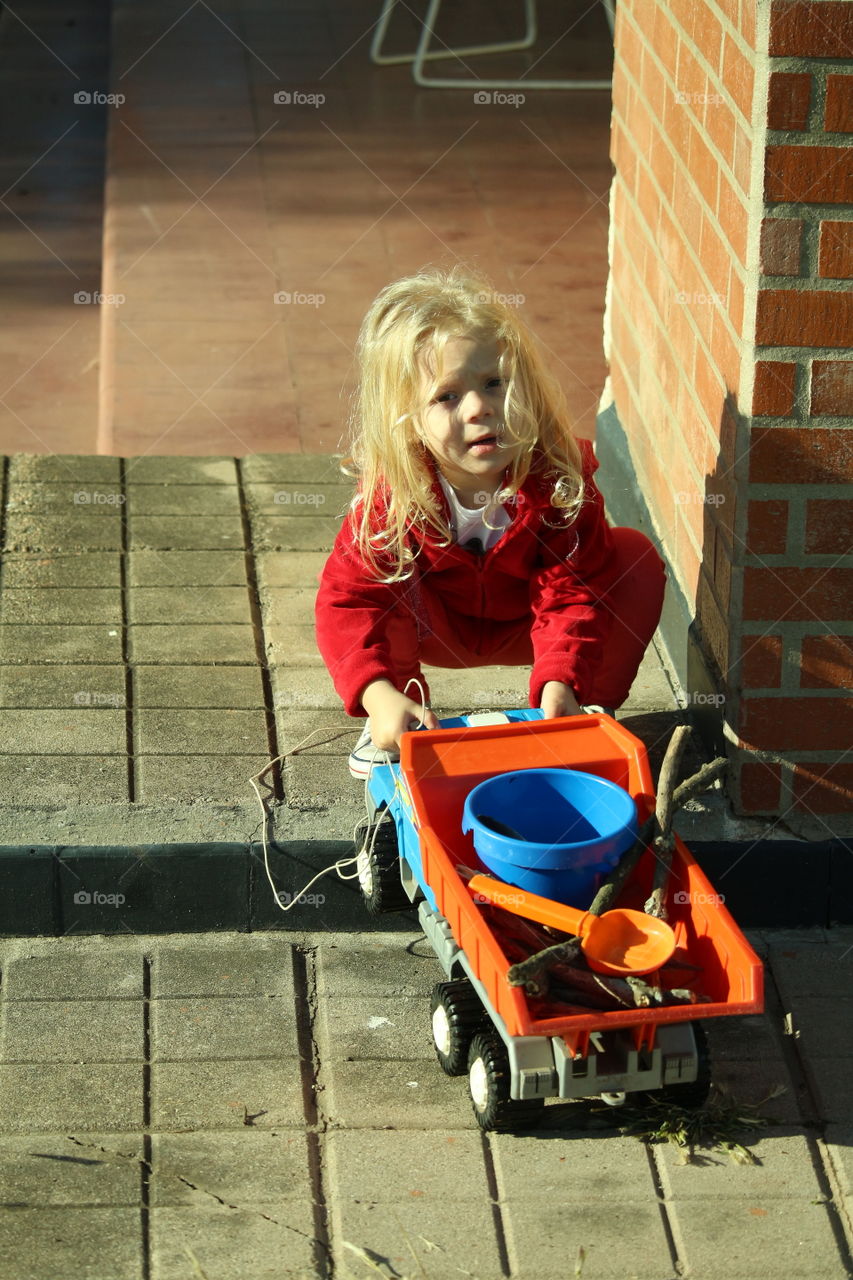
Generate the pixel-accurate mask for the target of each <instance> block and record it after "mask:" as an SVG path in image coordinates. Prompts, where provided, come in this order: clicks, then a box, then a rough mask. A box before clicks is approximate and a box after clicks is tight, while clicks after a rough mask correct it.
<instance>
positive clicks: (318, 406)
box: [0, 0, 612, 455]
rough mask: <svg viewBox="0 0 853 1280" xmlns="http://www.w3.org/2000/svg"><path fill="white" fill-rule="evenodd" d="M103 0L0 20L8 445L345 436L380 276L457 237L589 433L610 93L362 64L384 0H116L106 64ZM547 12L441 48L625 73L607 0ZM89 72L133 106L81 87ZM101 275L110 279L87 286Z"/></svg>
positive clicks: (257, 443)
mask: <svg viewBox="0 0 853 1280" xmlns="http://www.w3.org/2000/svg"><path fill="white" fill-rule="evenodd" d="M424 7H425V6H424V5H423V3H422V2H421V3H419V6H418V9H417V11H418V12H421V11H422V10H423V8H424ZM103 8H104V5H103V4H98V3H96V2H95V0H86V2H85V3H81V5H80V6H78V7H77V9H75V13H79V14H82V15H83V17H81V18H79V19H77V20H76V25H75V26H69V24H68V19H67V17H66V13H67V7H66V6H60V5H58V4H53V3H44V2H43V3H41V4H39V3H37V2H36V0H29V3H21V4H19V5H18V6H17V7H16V10H15V14H16V16H15V17H12V16H11V15H10V14H9V13H8V12H7V13H6V15H5V17H4V19H3V20H2V24H0V45H2V46H3V47H4V50H5V54H6V56H5V58H4V64H5V65H6V66H14V67H16V68H18V70H17V71H16V72H14V73H11V75H12V79H11V81H10V80H8V79H6V80H5V83H4V85H2V86H0V93H2V95H3V97H4V98H5V99H6V101H7V103H8V102H9V101H10V99H11V100H12V101H14V102H17V103H18V110H17V118H18V127H17V129H15V127H14V122H13V133H14V138H13V140H12V141H13V146H12V147H11V148H7V150H6V153H5V154H6V159H5V161H4V162H3V169H2V172H3V176H4V179H5V180H4V182H3V187H4V188H7V187H8V188H9V191H8V192H7V194H6V196H5V197H4V203H3V204H0V262H2V263H3V264H4V265H3V272H4V275H5V277H6V291H7V297H8V296H10V295H11V298H12V306H11V307H8V308H7V318H6V324H7V337H6V339H5V340H4V347H5V352H6V354H5V357H4V361H3V364H4V367H3V372H2V381H1V382H0V434H1V435H2V439H0V446H2V447H1V448H0V452H4V453H10V452H14V451H19V450H20V451H25V452H46V451H57V452H72V453H73V452H81V453H108V454H109V453H114V454H124V455H135V454H143V453H147V452H153V453H160V454H163V453H167V454H207V453H222V454H230V455H244V454H247V453H252V452H258V451H270V450H271V451H304V452H319V451H335V450H336V449H338V448H339V447H340V446H341V443H342V436H343V433H344V431H345V424H346V411H347V399H348V395H349V393H350V391H351V389H352V382H353V346H354V341H355V336H356V332H357V329H358V324H359V321H360V319H361V316H362V314H363V312H364V310H365V308H366V306H367V305H368V303H369V302H370V300H371V298H372V297H373V296H374V294H375V293H376V292H377V290H378V289H379V288H381V286H382V285H383V284H385V283H387V282H388V281H389V280H392V279H394V278H396V277H398V276H400V275H402V274H405V273H407V272H411V271H414V270H416V269H418V268H419V267H421V266H423V265H424V264H427V263H433V264H450V263H452V262H454V261H456V260H457V259H463V260H464V261H467V262H468V263H470V264H472V265H474V266H476V267H479V268H480V269H481V270H484V271H485V272H486V273H487V274H488V275H489V276H490V277H491V279H492V280H493V282H494V285H495V287H496V288H497V289H498V290H500V291H502V292H506V293H513V294H521V295H523V297H524V302H523V304H522V305H523V312H524V314H525V316H526V317H527V319H528V320H529V322H530V323H531V325H532V326H533V328H534V329H535V331H536V332H537V334H538V335H539V337H540V339H541V341H542V342H543V343H544V345H545V347H546V349H547V353H548V358H549V360H550V362H551V366H552V368H553V370H554V372H555V373H556V374H557V375H558V377H559V378H560V380H561V382H562V383H563V386H564V388H565V390H566V393H567V396H568V399H569V404H570V406H571V409H572V411H573V414H574V417H575V420H576V423H577V429H578V431H579V433H580V434H583V435H593V434H594V419H595V409H596V405H597V401H598V398H599V395H600V393H601V389H602V385H603V382H604V378H605V376H606V366H605V363H604V358H603V354H602V314H603V309H604V290H605V283H606V277H607V197H608V187H609V182H610V172H611V169H610V163H609V160H608V128H609V115H610V99H609V94H608V93H607V92H606V91H602V90H583V91H580V92H559V91H547V92H542V91H528V92H527V93H526V94H524V101H523V102H521V103H519V104H517V105H513V104H511V103H508V102H491V103H488V104H483V103H478V102H476V101H475V95H474V92H473V91H472V90H471V89H460V90H455V89H454V90H445V89H426V88H417V87H416V86H415V85H414V84H413V82H412V77H411V71H410V68H409V67H408V66H399V67H379V66H375V65H373V64H372V63H371V61H370V59H369V46H370V38H371V33H372V27H373V24H374V23H375V21H376V18H377V17H378V14H379V9H380V3H379V0H363V2H360V3H352V2H349V3H347V2H346V0H313V2H312V3H308V0H304V3H302V4H299V3H287V4H283V3H281V0H245V2H244V3H241V2H240V0H223V2H222V3H218V4H210V5H208V4H206V3H202V2H201V0H199V2H197V3H195V4H192V5H189V6H188V7H186V8H184V7H183V6H180V5H178V6H176V5H175V4H174V3H173V2H172V0H170V2H169V3H166V2H165V0H149V3H146V4H145V5H135V4H129V3H124V4H122V3H116V4H114V5H113V8H112V26H111V32H110V39H111V46H110V52H109V60H108V63H107V59H106V57H105V56H104V57H103V58H102V64H103V65H102V73H103V74H106V68H107V65H108V68H109V83H108V84H107V82H106V80H104V81H103V83H101V82H99V81H98V78H97V77H98V49H99V47H101V46H103V42H104V41H105V37H106V30H105V26H104V23H103V14H102V10H103ZM444 8H445V12H446V13H447V14H448V15H449V17H448V18H447V20H446V22H445V21H444V20H443V21H442V27H441V28H440V31H441V34H442V36H443V38H444V39H445V40H447V41H448V42H449V43H453V42H455V43H457V44H465V43H471V42H472V41H474V42H476V41H484V40H487V39H492V38H494V37H496V38H498V39H500V38H506V34H507V33H508V32H514V31H517V30H518V29H519V24H520V22H521V12H522V5H521V3H520V0H503V2H501V0H498V3H493V4H487V3H486V0H473V2H472V3H470V4H466V5H461V4H455V5H453V6H451V5H449V4H448V5H445V7H444ZM538 8H539V19H540V31H539V36H538V39H537V42H536V45H535V48H534V49H533V50H532V51H528V52H514V53H507V54H501V55H489V56H488V57H477V58H470V59H467V60H466V66H462V65H461V64H460V63H458V62H457V63H456V65H455V68H454V65H453V64H452V63H449V62H448V63H443V64H441V65H440V67H439V66H438V65H436V70H437V71H438V70H440V71H441V73H444V74H454V73H455V71H458V72H460V73H462V74H468V75H471V74H473V75H475V76H482V77H485V76H489V75H497V74H501V75H507V76H513V77H514V76H522V75H523V74H524V72H525V70H527V69H529V70H530V71H533V68H534V66H535V72H534V74H535V75H536V76H537V77H546V76H555V77H560V76H568V75H573V74H580V75H586V76H589V77H590V78H601V77H606V76H608V75H609V73H610V65H611V60H612V47H611V37H610V31H609V27H608V25H607V22H606V18H605V14H604V10H603V8H602V6H601V4H600V3H598V0H562V2H558V0H547V2H545V0H543V2H541V3H540V4H539V6H538ZM397 9H398V12H397V15H396V17H395V21H394V25H393V27H392V29H391V34H390V38H389V47H394V46H396V47H397V48H402V47H405V46H406V44H407V43H411V41H412V39H413V36H414V31H415V23H414V19H413V17H412V11H411V10H410V9H409V7H408V4H407V3H401V4H399V5H398V7H397ZM28 10H29V13H28ZM99 42H100V45H99ZM543 55H544V56H543ZM98 88H100V89H101V90H104V89H106V90H108V91H109V92H110V93H112V94H115V95H123V97H124V101H123V102H121V104H120V105H111V104H108V105H106V106H100V107H99V106H97V105H96V104H91V103H89V104H85V103H84V104H80V103H79V102H75V101H74V94H75V93H80V92H81V91H82V92H84V93H85V92H89V93H94V91H95V90H96V89H98ZM515 92H523V91H522V90H516V91H515ZM276 94H289V95H290V99H291V100H290V101H289V102H287V101H281V100H279V101H276V100H275V95H276ZM300 95H306V98H300ZM308 95H320V97H315V99H314V100H310V98H308V97H307V96H308ZM99 130H100V131H101V133H100V134H99ZM103 133H105V139H104V140H103V143H101V141H100V138H101V136H102V134H103ZM99 148H100V152H99ZM99 154H102V155H103V159H104V167H105V171H106V181H105V183H104V182H103V173H102V172H101V170H100V168H99V163H98V160H99ZM10 184H11V185H10ZM102 190H103V207H102V209H101V206H100V196H101V192H102ZM21 191H25V192H26V194H19V193H20V192H21ZM99 289H100V291H101V292H102V293H103V294H104V295H107V296H109V295H113V296H114V297H115V298H118V299H121V301H119V302H116V303H113V304H110V303H102V304H101V305H100V306H96V305H93V304H80V303H75V302H74V294H75V292H78V291H80V290H84V291H88V292H90V293H94V292H96V291H97V290H99ZM276 294H279V295H286V296H289V298H290V301H289V302H276V301H275V296H276ZM10 384H11V385H10Z"/></svg>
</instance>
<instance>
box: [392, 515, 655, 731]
mask: <svg viewBox="0 0 853 1280" xmlns="http://www.w3.org/2000/svg"><path fill="white" fill-rule="evenodd" d="M612 534H613V543H614V555H615V557H616V559H617V561H618V563H619V567H620V570H621V572H620V573H619V574H618V576H617V577H616V580H615V582H614V585H613V587H612V588H611V590H610V592H609V594H608V595H607V597H606V598H605V600H604V601H603V602H602V607H603V609H604V611H605V612H606V616H607V619H608V624H609V626H608V632H607V634H606V636H605V638H604V642H603V644H602V647H601V654H600V658H599V663H598V666H597V668H596V671H595V677H594V683H593V688H592V690H591V691H589V690H588V691H587V696H586V697H585V699H584V701H585V702H588V703H598V704H600V705H601V706H605V707H621V705H622V703H623V702H624V701H625V700H626V698H627V697H628V694H629V692H630V689H631V685H632V684H633V682H634V677H635V676H636V674H637V670H638V668H639V666H640V663H641V662H642V660H643V654H644V653H645V652H646V649H647V647H648V645H649V642H650V640H651V638H652V635H653V634H654V630H655V627H656V626H657V625H658V622H659V621H660V615H661V610H662V608H663V594H664V588H665V586H666V574H665V571H664V565H663V561H662V560H661V558H660V556H659V555H658V554H657V552H656V551H655V548H654V546H653V545H652V543H651V542H650V541H649V539H648V538H647V537H646V536H645V534H643V533H640V532H639V531H638V530H637V529H613V530H612ZM423 594H424V596H427V592H424V593H423ZM425 603H426V605H427V608H428V612H429V628H430V634H428V635H426V636H424V637H422V638H421V639H419V638H418V627H417V623H416V621H415V618H414V616H413V615H412V614H411V613H410V612H409V611H408V610H405V609H399V610H397V611H396V612H394V613H392V614H391V615H390V617H389V618H388V626H387V631H386V637H387V640H388V644H389V647H390V650H391V657H392V660H393V662H394V664H395V677H394V685H395V686H396V688H398V689H400V690H402V689H403V688H404V687H405V685H406V682H407V681H408V680H410V679H411V678H412V677H414V676H416V677H417V678H418V679H419V680H420V681H421V683H422V684H423V685H424V688H425V691H426V693H427V696H429V690H428V689H427V687H426V681H425V680H424V678H423V675H422V674H421V669H420V667H421V663H422V662H425V663H427V664H428V665H430V666H434V667H454V668H462V667H485V666H510V667H516V666H530V665H531V664H532V662H533V646H532V643H531V640H530V619H529V618H522V619H521V620H520V621H518V622H511V623H507V622H503V623H498V622H496V623H495V624H494V628H493V632H492V636H491V638H492V640H493V645H490V646H489V648H488V651H487V652H480V653H471V652H469V651H468V650H467V649H465V648H464V647H463V646H462V645H461V644H460V642H459V640H458V638H457V637H456V636H455V635H454V627H453V621H452V619H451V618H450V617H448V615H447V614H446V613H445V611H444V608H443V606H442V604H441V601H440V600H438V599H437V598H436V597H435V596H432V595H430V596H428V598H427V599H426V600H425ZM409 693H410V695H411V696H412V697H415V698H417V691H416V690H412V689H410V690H409Z"/></svg>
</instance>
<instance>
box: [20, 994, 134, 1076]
mask: <svg viewBox="0 0 853 1280" xmlns="http://www.w3.org/2000/svg"><path fill="white" fill-rule="evenodd" d="M142 1013H143V1010H142V1002H141V1001H136V1000H77V999H75V1000H70V1001H62V1000H34V1001H29V1000H28V1001H20V1002H18V1003H9V1004H7V1005H6V1006H5V1008H4V1010H3V1021H2V1027H0V1060H2V1061H3V1062H4V1063H6V1062H9V1063H11V1062H89V1063H91V1062H128V1061H130V1062H135V1061H139V1062H141V1061H142V1058H143V1047H144V1046H143V1021H142Z"/></svg>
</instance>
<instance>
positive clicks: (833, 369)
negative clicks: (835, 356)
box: [810, 360, 853, 481]
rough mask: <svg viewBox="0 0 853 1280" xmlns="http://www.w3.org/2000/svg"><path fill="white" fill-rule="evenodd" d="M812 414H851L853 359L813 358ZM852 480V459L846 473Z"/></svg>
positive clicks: (842, 415)
mask: <svg viewBox="0 0 853 1280" xmlns="http://www.w3.org/2000/svg"><path fill="white" fill-rule="evenodd" d="M810 407H811V412H812V413H813V414H819V413H828V414H832V415H833V416H835V417H841V418H849V417H850V416H851V415H853V360H815V361H814V362H813V364H812V399H811V406H810ZM846 478H847V480H848V481H853V459H851V460H850V468H849V469H848V471H847V473H846Z"/></svg>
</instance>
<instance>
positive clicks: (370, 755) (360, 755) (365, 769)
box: [349, 720, 400, 778]
mask: <svg viewBox="0 0 853 1280" xmlns="http://www.w3.org/2000/svg"><path fill="white" fill-rule="evenodd" d="M399 759H400V753H399V751H397V750H396V749H392V750H391V751H383V750H382V748H381V747H377V745H376V743H375V742H374V741H373V739H372V738H371V736H370V721H369V720H366V721H365V722H364V728H363V729H362V731H361V737H360V738H359V740H358V742H357V743H356V744H355V746H354V747H353V749H352V751H351V752H350V758H349V771H350V773H351V774H352V776H353V777H354V778H366V777H368V775H369V774H370V770H371V769H372V768H375V766H376V765H381V764H396V763H397V761H398V760H399Z"/></svg>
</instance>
